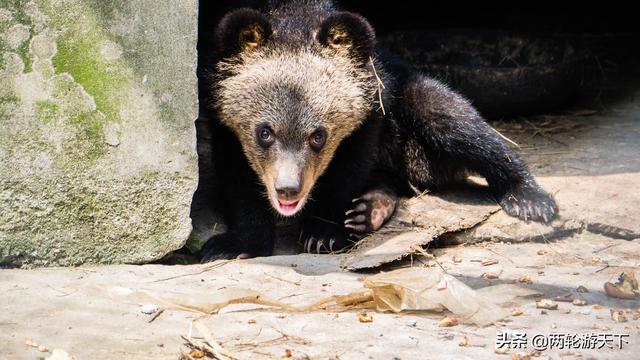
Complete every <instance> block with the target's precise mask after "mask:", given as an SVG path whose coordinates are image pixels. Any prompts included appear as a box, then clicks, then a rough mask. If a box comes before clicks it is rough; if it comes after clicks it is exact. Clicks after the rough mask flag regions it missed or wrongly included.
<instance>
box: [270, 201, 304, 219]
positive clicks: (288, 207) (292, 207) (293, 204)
mask: <svg viewBox="0 0 640 360" xmlns="http://www.w3.org/2000/svg"><path fill="white" fill-rule="evenodd" d="M305 201H306V196H305V197H302V198H300V199H298V200H280V199H276V201H274V203H275V204H274V205H275V208H276V210H278V212H279V213H280V214H281V215H283V216H292V215H295V214H296V213H297V212H298V211H300V209H302V207H303V206H304V203H305Z"/></svg>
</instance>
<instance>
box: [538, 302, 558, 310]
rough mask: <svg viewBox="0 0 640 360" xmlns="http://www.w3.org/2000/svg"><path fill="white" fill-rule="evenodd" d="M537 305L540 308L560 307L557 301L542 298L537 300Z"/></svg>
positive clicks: (552, 308) (553, 308)
mask: <svg viewBox="0 0 640 360" xmlns="http://www.w3.org/2000/svg"><path fill="white" fill-rule="evenodd" d="M536 307H537V308H538V309H545V310H557V309H558V303H556V302H555V301H553V300H549V299H542V300H539V301H536Z"/></svg>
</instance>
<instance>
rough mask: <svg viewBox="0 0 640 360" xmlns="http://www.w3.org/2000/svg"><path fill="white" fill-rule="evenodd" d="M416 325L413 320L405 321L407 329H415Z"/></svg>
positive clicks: (415, 321)
mask: <svg viewBox="0 0 640 360" xmlns="http://www.w3.org/2000/svg"><path fill="white" fill-rule="evenodd" d="M417 325H418V321H417V320H415V319H410V320H407V326H409V327H416V326H417Z"/></svg>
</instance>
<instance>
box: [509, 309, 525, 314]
mask: <svg viewBox="0 0 640 360" xmlns="http://www.w3.org/2000/svg"><path fill="white" fill-rule="evenodd" d="M522 314H523V312H522V310H520V309H518V308H515V309H513V311H511V315H512V316H520V315H522Z"/></svg>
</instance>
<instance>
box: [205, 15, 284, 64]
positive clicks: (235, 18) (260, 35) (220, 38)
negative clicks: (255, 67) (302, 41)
mask: <svg viewBox="0 0 640 360" xmlns="http://www.w3.org/2000/svg"><path fill="white" fill-rule="evenodd" d="M272 33H273V30H272V28H271V24H270V23H269V20H268V19H267V17H266V16H265V15H264V14H262V13H260V12H259V11H256V10H253V9H248V8H247V9H238V10H234V11H232V12H230V13H228V14H227V15H225V16H224V17H223V18H222V20H220V23H219V24H218V28H217V29H216V40H217V43H218V48H219V50H220V51H221V53H222V54H223V56H231V55H235V54H238V53H241V52H244V51H251V50H254V49H256V48H258V47H260V46H262V45H263V44H264V43H265V42H267V40H269V38H270V37H271V35H272Z"/></svg>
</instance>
